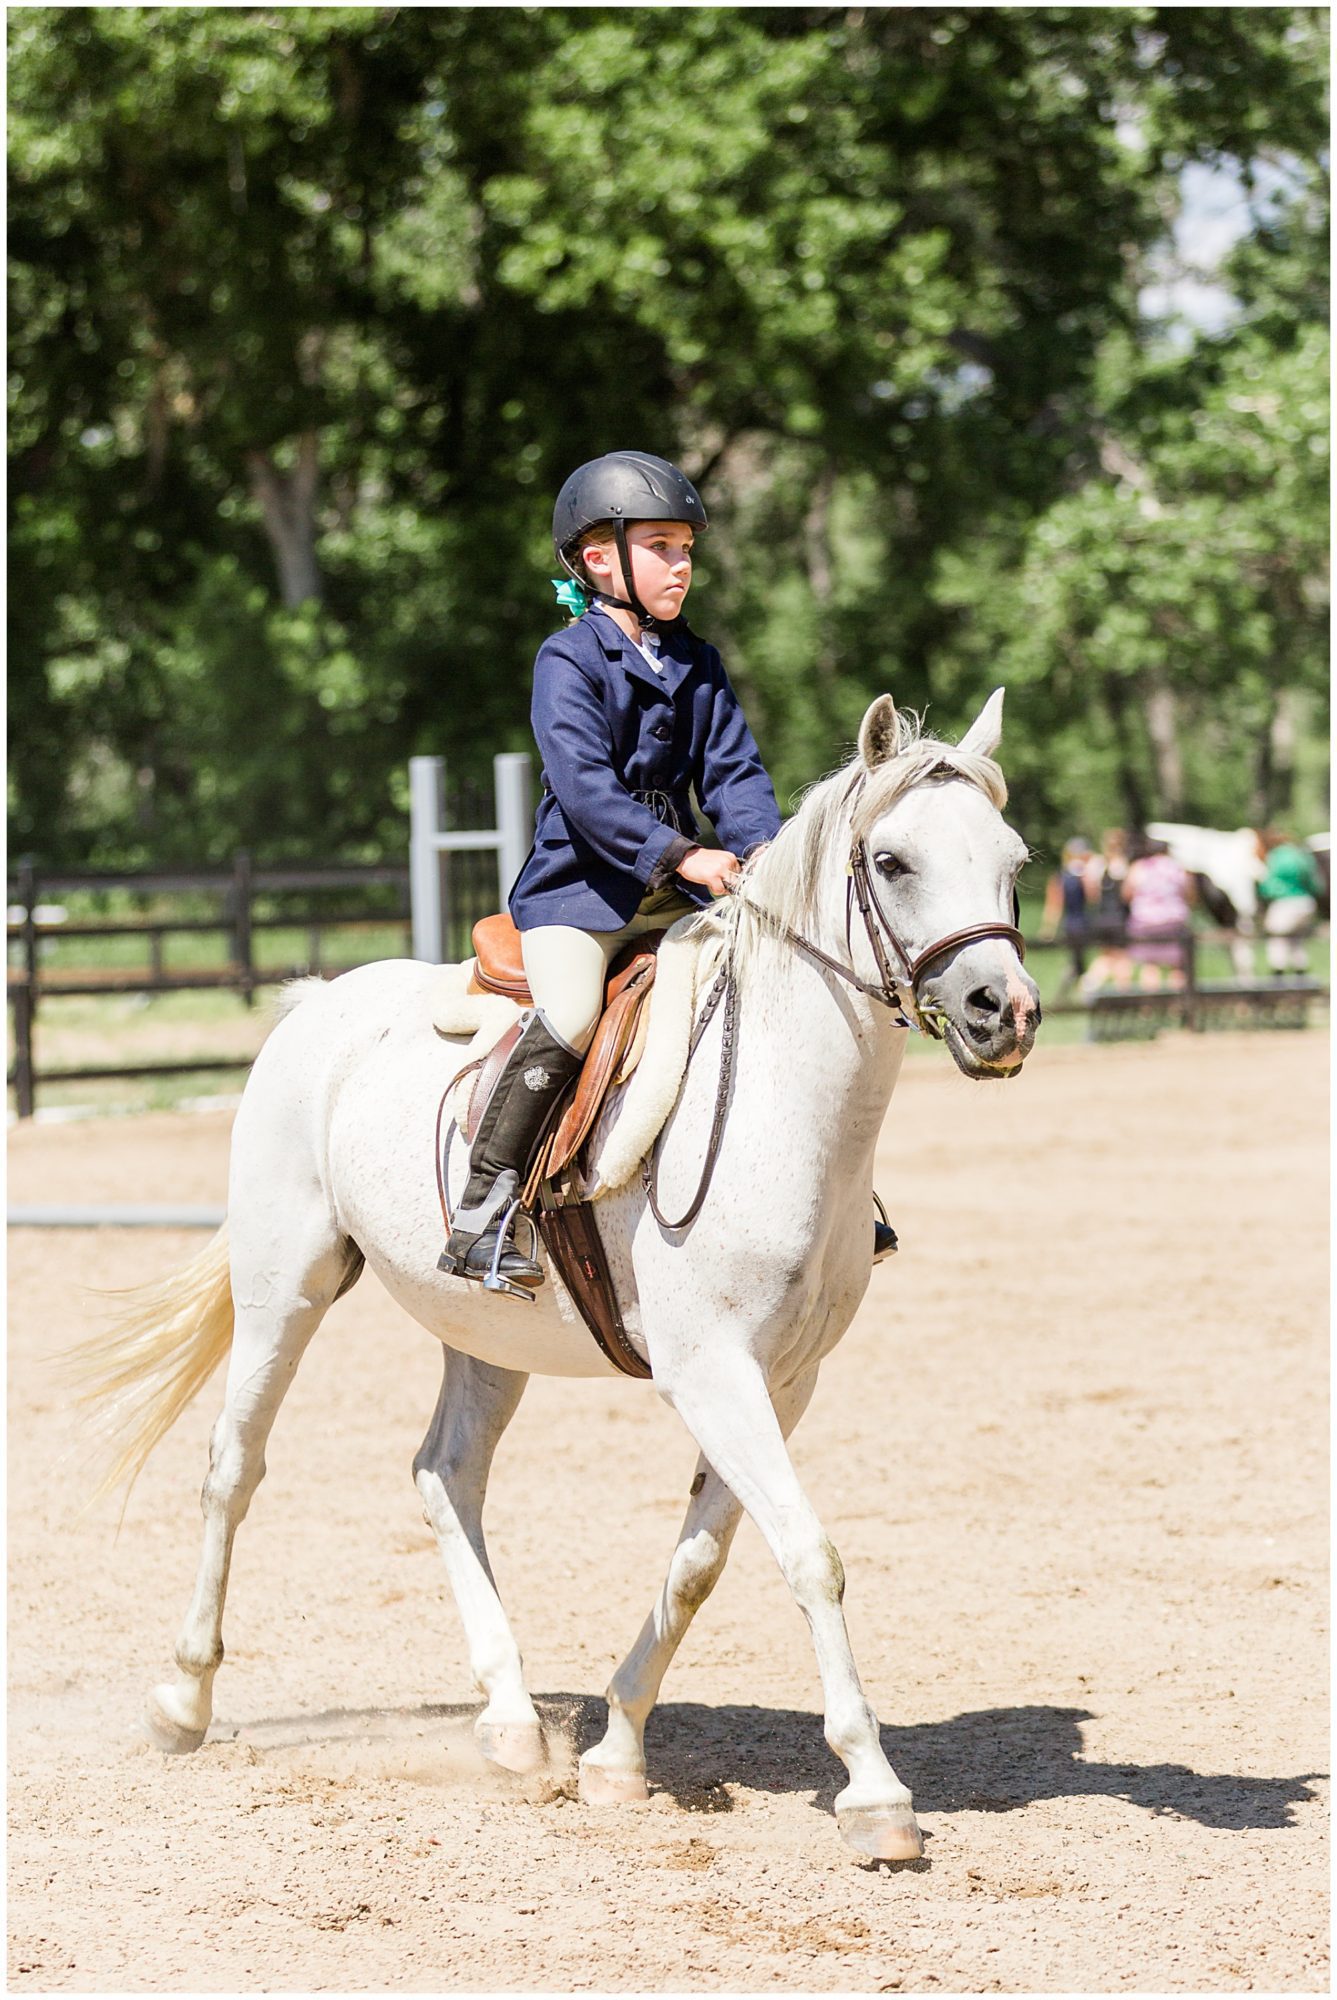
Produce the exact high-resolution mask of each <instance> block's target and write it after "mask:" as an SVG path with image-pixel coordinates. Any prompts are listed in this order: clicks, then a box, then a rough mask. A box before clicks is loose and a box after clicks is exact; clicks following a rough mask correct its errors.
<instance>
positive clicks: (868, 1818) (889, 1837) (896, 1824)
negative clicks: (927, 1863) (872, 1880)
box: [836, 1806, 924, 1861]
mask: <svg viewBox="0 0 1337 2000" xmlns="http://www.w3.org/2000/svg"><path fill="white" fill-rule="evenodd" d="M836 1825H837V1826H838V1827H839V1828H840V1836H841V1839H842V1840H844V1841H845V1842H846V1843H847V1844H848V1845H849V1846H850V1847H852V1848H853V1849H854V1851H855V1853H856V1854H867V1855H870V1856H871V1857H872V1859H873V1860H874V1861H918V1860H919V1859H920V1857H921V1856H922V1855H923V1852H924V1836H923V1835H922V1834H921V1833H920V1831H919V1821H918V1820H917V1819H916V1818H915V1816H914V1814H913V1813H912V1812H911V1811H910V1808H909V1807H908V1806H849V1807H847V1808H846V1810H845V1811H844V1812H838V1813H837V1814H836Z"/></svg>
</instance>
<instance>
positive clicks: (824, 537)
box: [803, 463, 836, 681]
mask: <svg viewBox="0 0 1337 2000" xmlns="http://www.w3.org/2000/svg"><path fill="white" fill-rule="evenodd" d="M835 490H836V472H835V467H834V466H833V465H831V464H830V463H828V464H826V465H824V466H823V467H822V470H821V472H820V473H819V474H818V477H817V480H816V483H815V485H814V486H813V490H812V499H811V502H810V503H809V507H808V517H807V520H806V521H805V523H804V535H803V546H804V551H805V554H806V557H807V565H808V585H809V588H810V589H811V591H812V594H813V598H814V601H815V602H816V605H817V657H816V658H815V660H814V661H813V666H814V667H815V668H816V670H817V672H818V673H819V674H820V675H821V677H822V679H823V680H824V681H830V680H833V679H834V678H835V671H836V656H835V649H834V647H833V646H832V644H831V596H832V591H833V589H834V577H833V575H832V568H831V500H832V496H833V495H834V493H835Z"/></svg>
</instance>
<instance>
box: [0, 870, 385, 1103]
mask: <svg viewBox="0 0 1337 2000" xmlns="http://www.w3.org/2000/svg"><path fill="white" fill-rule="evenodd" d="M334 889H337V890H344V891H350V890H358V891H367V890H372V889H392V890H394V891H395V894H394V897H393V898H392V907H391V908H390V909H389V910H387V909H386V908H385V906H384V899H382V901H381V903H380V904H379V905H378V906H373V905H371V904H366V905H364V906H362V907H361V908H356V909H353V910H348V909H341V910H331V909H321V908H319V907H318V906H316V905H314V904H313V903H312V902H311V901H310V899H311V898H312V897H317V898H318V897H319V896H321V895H322V894H325V893H328V892H329V891H330V890H334ZM110 890H121V891H124V892H128V893H130V894H133V895H136V896H157V895H186V894H203V895H217V896H221V897H222V899H223V908H222V909H221V910H220V911H219V912H218V914H217V915H215V916H211V917H198V916H194V915H191V916H185V915H182V916H177V915H175V914H173V913H165V914H161V915H159V914H153V915H150V916H139V917H129V918H124V919H116V918H112V919H97V920H91V919H90V920H89V921H87V922H76V923H72V924H71V923H66V922H53V921H51V919H50V917H49V916H42V917H39V914H38V912H39V909H40V908H42V906H43V904H46V905H48V906H49V903H50V899H51V898H52V897H54V896H60V895H70V894H76V893H86V892H89V891H110ZM292 895H297V896H303V897H305V898H307V901H306V903H305V904H304V905H303V907H302V908H300V909H298V910H293V911H288V912H286V913H276V912H266V911H257V909H256V902H257V900H258V899H260V898H270V897H275V896H292ZM8 900H9V906H10V910H11V911H16V912H17V914H15V915H12V916H11V917H10V918H9V919H8V921H7V924H6V931H7V936H8V941H9V944H10V945H11V946H17V947H18V951H19V963H18V964H11V965H10V966H9V967H8V968H7V977H6V985H7V989H8V996H9V1003H10V1006H11V1007H12V1009H13V1015H14V1062H13V1066H12V1068H11V1069H10V1071H9V1073H8V1076H7V1078H6V1081H7V1083H8V1084H9V1085H10V1087H11V1088H12V1089H13V1091H14V1097H15V1108H16V1110H17V1112H18V1115H19V1117H20V1118H30V1117H31V1116H32V1114H33V1111H34V1109H35V1108H36V1098H37V1088H38V1085H39V1083H43V1082H44V1083H63V1082H79V1083H85V1082H93V1081H102V1080H105V1079H108V1078H114V1077H145V1076H147V1077H154V1076H186V1075H193V1074H195V1073H197V1072H198V1073H199V1074H201V1075H209V1074H213V1073H216V1072H219V1071H227V1070H237V1069H245V1068H247V1067H248V1066H249V1064H250V1061H251V1058H250V1057H249V1056H209V1055H205V1056H200V1057H195V1058H192V1059H191V1060H189V1061H181V1062H154V1063H120V1064H116V1065H114V1066H113V1065H107V1064H97V1065H93V1064H84V1065H81V1066H79V1067H78V1068H71V1069H67V1068H62V1069H52V1070H43V1071H41V1072H40V1074H39V1071H38V1066H37V1059H36V1054H35V1050H34V1036H33V1028H34V1023H35V1021H36V1018H37V1014H38V1009H39V1004H40V1002H41V1001H43V1000H46V999H52V998H57V997H60V998H73V997H88V996H92V995H99V994H111V993H148V994H158V993H186V992H220V991H221V992H233V993H238V994H240V995H241V997H242V999H243V1000H244V1001H245V1003H246V1005H247V1006H250V1005H252V1004H253V1003H254V999H255V993H256V989H257V988H258V987H260V986H267V985H274V984H277V983H279V982H281V981H282V980H285V979H293V978H300V977H301V976H302V975H303V974H305V973H309V972H315V971H319V970H320V969H321V966H322V961H323V957H324V951H323V939H324V937H325V934H326V933H327V932H329V931H337V930H346V929H351V928H357V929H367V928H368V927H371V926H377V927H381V928H385V929H390V930H393V931H394V932H395V933H396V934H397V940H396V941H397V942H398V943H399V945H400V948H401V949H403V950H405V951H408V950H410V949H411V921H412V920H411V913H410V906H409V871H408V869H407V868H406V867H400V868H395V867H389V866H385V865H383V864H379V863H372V864H369V865H367V866H341V867H331V868H288V867H280V868H256V867H254V866H253V865H252V862H251V857H250V855H249V854H247V853H244V852H243V853H239V854H237V855H236V856H235V857H234V859H233V863H232V866H231V867H230V868H227V869H219V868H192V869H153V870H147V871H145V872H144V873H142V874H138V873H136V874H124V873H122V874H117V873H115V872H112V871H108V870H102V869H60V870H52V871H51V872H50V873H48V872H46V871H45V870H39V869H38V867H37V866H36V864H35V863H34V862H32V861H31V860H26V859H25V860H24V861H21V862H20V863H19V865H18V868H17V870H16V871H15V873H14V874H13V875H11V876H10V878H9V882H8ZM294 930H296V931H305V932H306V934H307V936H306V943H307V949H306V952H305V954H304V956H303V958H302V959H301V961H300V962H297V963H291V964H284V965H262V964H260V963H258V961H257V958H256V951H255V941H256V936H257V934H258V933H262V932H266V931H294ZM177 934H179V935H181V936H185V937H199V936H203V935H210V934H212V935H214V936H222V937H224V938H226V939H227V940H228V960H227V963H226V964H225V965H222V966H202V965H196V966H188V967H169V966H168V965H167V964H166V962H165V940H166V939H167V938H169V937H171V936H173V935H177ZM122 937H128V938H136V939H139V940H142V941H143V942H144V943H146V944H147V947H148V963H147V965H142V966H70V967H69V968H67V969H64V968H60V967H53V966H50V965H43V964H42V962H41V960H42V946H43V945H44V944H47V943H49V942H50V941H52V940H57V939H61V940H63V939H65V938H81V939H101V940H105V939H108V938H122Z"/></svg>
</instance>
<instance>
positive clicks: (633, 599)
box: [558, 519, 676, 632]
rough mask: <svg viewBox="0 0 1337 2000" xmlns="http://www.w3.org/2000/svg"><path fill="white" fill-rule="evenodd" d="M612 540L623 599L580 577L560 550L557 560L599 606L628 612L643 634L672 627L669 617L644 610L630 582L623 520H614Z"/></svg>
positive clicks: (628, 557)
mask: <svg viewBox="0 0 1337 2000" xmlns="http://www.w3.org/2000/svg"><path fill="white" fill-rule="evenodd" d="M613 540H614V542H615V543H616V544H617V553H618V559H619V561H620V562H621V564H622V580H623V583H624V584H625V586H626V591H627V595H626V596H625V597H614V596H613V594H612V592H611V591H609V590H600V589H599V588H598V586H597V585H593V584H591V583H590V581H589V579H588V578H587V577H585V576H582V575H581V573H580V571H579V570H578V569H577V568H576V566H575V564H574V563H573V562H571V561H569V560H568V558H567V556H566V555H565V553H564V552H563V551H561V550H559V551H558V561H559V562H560V563H561V565H562V568H563V569H564V570H566V572H567V574H568V575H570V576H573V577H574V578H575V580H576V582H577V583H578V584H579V585H580V587H581V589H582V590H592V591H593V594H594V597H595V598H596V600H597V601H598V603H600V604H606V605H609V606H611V608H612V609H613V610H614V611H630V613H631V615H632V617H633V618H636V619H639V621H640V624H641V629H642V630H643V631H646V632H658V631H659V629H660V627H661V626H663V625H671V624H672V623H673V619H672V618H656V617H655V615H654V613H653V612H652V611H647V610H646V608H645V606H644V605H643V604H642V603H641V600H640V598H639V597H638V596H637V595H636V586H635V585H634V584H633V582H632V580H631V550H630V549H629V548H628V547H627V524H626V522H625V521H622V520H618V519H615V520H614V522H613ZM675 616H676V614H675Z"/></svg>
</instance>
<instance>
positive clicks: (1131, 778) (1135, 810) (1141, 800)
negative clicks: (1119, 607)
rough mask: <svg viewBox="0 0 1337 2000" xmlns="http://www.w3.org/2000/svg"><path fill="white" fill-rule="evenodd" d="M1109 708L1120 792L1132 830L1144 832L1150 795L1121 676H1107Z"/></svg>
mask: <svg viewBox="0 0 1337 2000" xmlns="http://www.w3.org/2000/svg"><path fill="white" fill-rule="evenodd" d="M1104 689H1105V706H1106V708H1107V709H1108V710H1109V716H1110V720H1111V722H1112V723H1113V724H1114V741H1115V744H1116V745H1117V748H1118V753H1119V790H1120V791H1121V792H1122V793H1123V800H1124V814H1125V817H1126V819H1127V821H1128V830H1129V832H1130V833H1131V832H1133V831H1135V830H1140V829H1141V828H1142V827H1144V826H1145V825H1146V823H1147V820H1148V818H1149V817H1150V815H1149V814H1148V812H1147V800H1146V794H1145V792H1144V790H1143V788H1142V780H1141V778H1140V777H1139V775H1138V770H1137V756H1136V751H1135V749H1134V746H1133V743H1132V741H1131V738H1130V731H1129V725H1128V688H1127V684H1126V683H1125V682H1124V681H1123V680H1122V679H1121V678H1120V677H1119V675H1118V674H1106V675H1105V679H1104Z"/></svg>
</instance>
